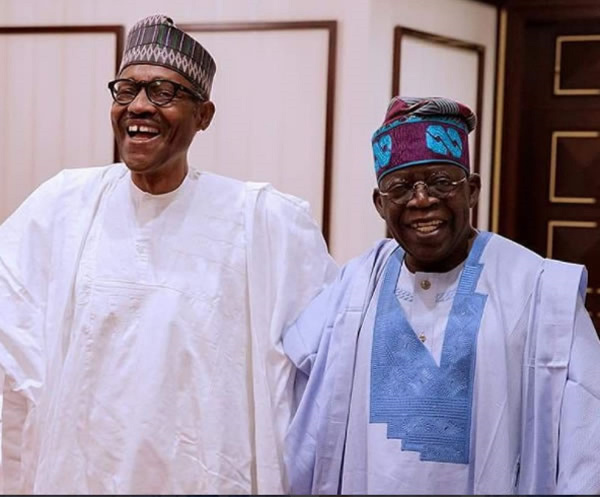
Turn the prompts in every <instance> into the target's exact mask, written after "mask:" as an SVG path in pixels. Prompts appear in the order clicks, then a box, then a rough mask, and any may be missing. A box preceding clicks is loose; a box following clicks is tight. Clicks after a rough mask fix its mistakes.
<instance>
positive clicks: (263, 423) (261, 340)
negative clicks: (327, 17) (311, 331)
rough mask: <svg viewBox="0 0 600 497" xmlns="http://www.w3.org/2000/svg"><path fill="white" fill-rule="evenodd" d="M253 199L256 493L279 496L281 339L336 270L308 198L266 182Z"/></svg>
mask: <svg viewBox="0 0 600 497" xmlns="http://www.w3.org/2000/svg"><path fill="white" fill-rule="evenodd" d="M247 197H248V198H247V204H246V205H247V209H246V223H245V224H246V232H247V236H248V239H247V240H248V263H247V266H248V282H249V283H248V288H249V308H250V327H251V335H252V351H251V353H252V368H253V369H252V378H253V391H254V402H255V409H256V413H255V415H256V417H255V432H256V433H255V440H256V452H257V458H258V460H259V462H258V464H257V481H258V489H257V491H258V492H259V493H281V492H282V491H283V488H284V486H285V485H284V482H283V481H281V485H280V486H279V487H274V486H272V484H271V483H270V482H273V481H276V480H277V479H282V476H281V475H282V474H283V455H282V449H283V438H284V435H285V431H286V429H287V426H288V424H289V421H290V416H291V409H292V395H293V391H292V383H293V366H292V364H291V363H290V361H289V360H288V359H287V357H286V356H285V353H284V350H283V346H282V341H281V336H282V332H283V330H284V329H285V328H286V327H287V326H288V325H289V324H290V323H292V322H293V321H294V320H295V319H296V317H297V316H298V314H299V313H300V311H301V310H302V309H303V308H304V307H305V306H306V305H307V304H308V303H309V302H310V300H311V299H312V298H313V297H314V296H315V295H316V294H317V293H318V292H319V291H320V290H321V289H322V288H323V286H324V285H325V284H326V283H327V282H328V281H330V280H331V279H332V278H333V277H334V276H335V274H336V271H337V268H336V266H335V264H334V262H333V260H332V259H331V257H330V256H329V254H328V252H327V247H326V245H325V242H324V240H323V237H322V234H321V231H320V230H319V228H318V226H317V224H316V223H315V222H314V220H313V219H312V217H311V216H310V214H309V211H308V205H307V204H306V202H303V201H301V200H299V199H296V198H294V197H291V196H288V195H284V194H282V193H280V192H277V191H276V190H274V189H272V188H271V187H261V186H260V185H253V186H251V187H250V189H249V191H248V195H247ZM261 461H262V463H261Z"/></svg>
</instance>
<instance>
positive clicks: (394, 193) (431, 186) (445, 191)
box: [379, 176, 467, 205]
mask: <svg viewBox="0 0 600 497" xmlns="http://www.w3.org/2000/svg"><path fill="white" fill-rule="evenodd" d="M465 181H467V177H466V176H465V177H464V178H462V179H459V180H457V181H452V180H451V179H450V178H444V177H441V178H440V177H434V178H429V179H428V180H427V181H415V182H414V183H409V182H408V181H403V182H400V183H396V184H395V185H394V187H393V188H392V189H390V190H389V191H387V192H382V191H380V192H379V193H380V195H382V196H383V197H387V198H388V199H389V201H390V202H393V203H394V204H396V205H404V204H406V203H408V202H409V201H410V199H411V198H412V197H413V195H414V193H415V191H416V189H417V188H418V187H420V186H422V187H423V188H425V189H426V190H427V193H428V195H430V196H431V197H436V198H441V199H443V198H446V197H449V196H450V195H451V194H452V193H453V192H454V191H455V190H456V188H457V187H458V185H460V184H461V183H464V182H465Z"/></svg>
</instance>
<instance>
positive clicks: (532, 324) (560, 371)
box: [284, 233, 600, 494]
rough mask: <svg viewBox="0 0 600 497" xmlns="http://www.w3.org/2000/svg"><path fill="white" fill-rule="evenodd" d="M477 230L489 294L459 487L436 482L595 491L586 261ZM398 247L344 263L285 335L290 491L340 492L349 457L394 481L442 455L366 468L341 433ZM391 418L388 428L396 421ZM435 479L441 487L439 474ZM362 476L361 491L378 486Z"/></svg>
mask: <svg viewBox="0 0 600 497" xmlns="http://www.w3.org/2000/svg"><path fill="white" fill-rule="evenodd" d="M482 236H483V237H485V238H487V237H489V241H488V242H487V244H486V245H485V247H484V248H483V251H482V254H481V260H480V261H479V262H481V265H482V269H481V274H480V275H479V277H478V281H477V282H476V285H477V293H478V294H481V295H484V296H485V301H484V311H483V316H482V319H481V322H480V329H479V330H478V333H477V338H476V342H475V343H476V354H475V358H474V359H475V374H474V381H473V383H471V387H473V385H474V392H473V395H472V406H471V407H470V409H471V413H472V415H471V419H470V432H469V435H470V436H469V439H468V442H469V445H470V450H469V451H468V454H469V455H468V462H466V465H467V467H468V475H469V476H468V486H467V488H466V489H464V488H462V490H460V491H457V490H456V489H454V488H452V487H451V485H450V482H449V486H447V487H445V488H446V490H445V492H444V493H453V491H454V493H457V492H458V493H460V492H462V491H466V492H467V493H487V494H492V493H513V492H514V493H538V494H549V493H577V494H579V493H598V492H600V342H599V341H598V338H597V336H596V333H595V330H594V328H593V325H592V323H591V320H590V318H589V316H588V314H587V312H586V311H585V308H584V306H583V300H582V297H583V296H584V295H585V287H586V283H587V282H586V278H587V276H586V271H585V268H583V266H579V265H575V264H567V263H561V262H558V261H551V260H548V259H543V258H541V257H539V256H538V255H536V254H534V253H533V252H531V251H529V250H527V249H525V248H523V247H521V246H520V245H517V244H515V243H513V242H511V241H509V240H507V239H505V238H503V237H501V236H498V235H491V234H489V233H482V234H480V235H479V238H481V237H482ZM475 245H476V244H475ZM397 249H398V245H397V243H396V242H394V241H390V240H386V241H381V242H379V243H378V244H377V245H376V246H375V247H374V248H373V249H372V250H371V251H369V252H368V253H366V254H364V255H363V256H361V257H359V258H357V259H355V260H353V261H351V262H350V263H348V264H347V265H346V266H345V267H344V268H343V270H342V272H341V273H340V276H339V278H338V279H337V281H336V282H335V283H334V284H332V285H331V286H330V287H328V288H327V289H326V290H325V291H323V292H322V293H321V294H320V295H319V296H318V297H317V298H316V299H315V300H314V301H313V302H312V303H311V304H310V306H309V307H308V308H307V309H306V310H305V311H304V313H303V314H302V315H301V316H300V318H299V319H298V320H297V322H296V323H295V324H294V325H293V326H292V327H290V328H289V329H288V330H287V333H286V334H285V336H284V348H285V351H286V353H287V354H288V355H289V357H290V358H291V359H292V361H293V362H294V363H295V364H296V366H297V368H298V373H297V376H296V394H297V410H296V413H295V416H294V418H293V421H292V424H291V426H290V429H289V431H288V434H287V438H286V466H287V471H288V477H289V482H290V491H291V492H292V493H301V494H308V493H313V494H332V493H339V492H340V491H341V490H342V489H343V488H342V482H344V481H345V478H346V477H347V476H348V474H347V473H348V472H349V471H350V469H349V468H350V467H352V471H353V472H354V473H353V475H351V476H352V477H353V478H354V479H356V474H357V473H359V474H360V473H364V479H365V480H368V479H369V477H371V479H372V480H373V479H375V478H376V477H377V472H379V475H381V474H382V471H383V472H385V471H390V472H394V473H395V474H393V475H391V476H392V478H390V480H392V481H393V480H394V478H395V479H396V481H402V479H411V478H413V479H417V478H420V477H422V474H420V473H419V469H418V467H419V464H422V465H431V464H442V463H436V462H435V460H436V459H435V458H436V456H433V461H434V462H431V461H427V460H423V459H424V458H423V454H421V460H422V461H423V462H422V463H419V462H418V461H417V465H416V468H417V469H415V466H414V465H413V466H408V465H406V466H405V465H403V464H393V462H394V461H391V462H390V464H389V465H388V466H387V467H386V468H385V469H382V468H377V469H376V471H373V469H372V468H371V467H370V466H369V465H368V464H367V463H366V462H365V464H364V467H362V468H361V466H360V461H359V462H358V463H357V461H356V458H354V459H353V460H352V461H350V460H349V456H348V453H350V452H351V451H349V450H348V449H349V447H352V446H353V443H354V442H355V440H354V437H355V433H356V432H355V431H353V432H351V433H350V434H349V416H350V411H351V408H352V406H356V405H357V404H360V403H362V404H364V405H365V407H366V408H367V410H368V406H369V402H370V400H372V399H370V398H369V396H368V395H364V393H363V395H361V394H360V392H356V391H355V390H356V389H355V388H354V386H355V384H356V380H357V379H358V380H360V375H361V374H364V372H365V371H368V372H369V374H371V373H372V370H371V365H365V364H364V357H371V354H370V351H369V354H367V355H365V354H364V353H359V352H360V351H359V343H361V340H362V342H365V341H364V340H363V339H364V338H365V335H364V334H365V333H367V334H372V333H373V322H372V321H373V320H371V321H369V319H368V317H367V319H365V318H366V316H367V315H368V313H367V310H368V309H369V308H370V307H372V306H373V305H377V301H378V298H379V289H380V287H381V281H382V278H383V275H384V273H385V270H386V267H387V265H388V260H389V258H390V255H391V254H392V253H393V252H394V251H396V250H397ZM397 254H398V252H396V255H397ZM476 262H477V261H476ZM361 334H362V335H361ZM369 338H370V337H369ZM365 343H369V346H370V343H371V340H368V341H366V342H365ZM519 343H520V345H519ZM357 358H359V361H362V362H357ZM515 378H516V381H515ZM366 381H367V382H369V379H368V378H367V380H366ZM373 381H374V378H373V377H372V378H370V382H371V387H372V385H373ZM514 399H517V400H516V402H515V400H514ZM446 400H447V399H444V401H446ZM371 414H373V411H371ZM367 419H368V418H367ZM377 421H381V420H377V419H375V422H377ZM365 424H367V425H368V426H364V428H363V429H364V430H369V429H371V428H372V426H373V425H374V418H373V416H372V417H371V420H370V423H365ZM355 428H356V426H353V429H355ZM387 430H388V438H391V437H392V435H389V433H390V432H393V429H392V428H390V426H388V428H387ZM403 445H404V441H403ZM406 445H407V447H405V448H403V451H404V450H407V451H410V450H417V449H415V447H414V446H415V444H414V443H413V444H412V445H411V443H407V444H406ZM416 445H418V444H416ZM353 449H354V451H355V452H356V444H355V443H354V446H353ZM365 449H366V447H365ZM369 450H371V451H372V450H373V447H372V446H369ZM375 450H376V448H375ZM383 450H387V449H384V448H383V447H382V451H383ZM371 453H372V452H369V454H371ZM402 454H404V452H402ZM413 454H414V453H413ZM363 459H367V457H366V456H364V457H363ZM442 459H443V458H442ZM443 464H446V465H447V464H448V462H445V463H443ZM457 464H460V463H457ZM388 468H389V469H388ZM407 468H409V469H407ZM423 474H425V472H424V473H423ZM427 474H428V475H429V476H430V477H431V475H433V478H435V477H436V475H437V474H436V472H435V470H434V471H433V472H431V471H429V472H428V473H427ZM443 474H444V473H443V472H441V471H440V472H439V475H443ZM361 477H362V476H361ZM439 478H443V476H439ZM430 483H431V482H427V483H426V484H424V486H423V491H425V492H427V490H428V489H431V488H432V486H431V485H430ZM437 483H438V488H439V487H442V488H444V483H445V482H444V481H440V482H437ZM365 485H366V486H365V489H366V490H365V492H366V491H369V489H373V488H377V489H381V488H382V487H381V486H377V485H372V484H371V483H368V482H367V483H365ZM416 485H417V487H418V482H417V483H416ZM402 488H404V487H402V486H399V487H398V488H390V487H387V488H386V492H384V493H394V492H401V491H402ZM412 488H415V485H412ZM344 491H349V490H348V489H347V488H344ZM350 491H352V489H350ZM380 493H381V492H380Z"/></svg>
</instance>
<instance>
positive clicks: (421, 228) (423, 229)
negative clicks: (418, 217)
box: [411, 220, 442, 233]
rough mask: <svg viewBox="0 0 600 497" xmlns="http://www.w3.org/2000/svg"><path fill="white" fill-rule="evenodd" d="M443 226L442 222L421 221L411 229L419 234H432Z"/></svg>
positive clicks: (413, 224)
mask: <svg viewBox="0 0 600 497" xmlns="http://www.w3.org/2000/svg"><path fill="white" fill-rule="evenodd" d="M440 224H442V221H439V220H436V221H421V222H416V223H412V224H411V227H412V228H414V229H416V230H417V231H418V232H419V233H431V232H433V231H435V230H436V229H437V227H438V226H439V225H440Z"/></svg>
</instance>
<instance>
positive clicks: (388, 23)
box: [0, 0, 496, 263]
mask: <svg viewBox="0 0 600 497" xmlns="http://www.w3.org/2000/svg"><path fill="white" fill-rule="evenodd" d="M153 13H165V14H168V15H169V16H171V17H172V18H173V19H174V20H175V22H176V23H177V24H184V23H212V22H255V21H298V20H337V21H338V39H337V78H336V90H335V95H336V98H335V115H334V125H335V127H334V148H333V185H332V189H333V190H332V217H331V234H330V248H331V251H332V253H333V255H334V257H335V258H336V259H337V260H338V261H339V262H341V263H343V262H346V261H347V260H348V259H349V258H351V257H353V256H355V255H357V254H359V253H360V252H362V251H363V250H365V249H366V248H368V247H369V246H370V245H372V243H373V242H374V241H375V240H376V239H378V238H380V237H381V236H382V235H383V234H384V226H383V223H382V222H381V221H380V220H379V219H378V217H377V215H376V213H375V210H374V208H373V207H372V204H371V191H372V188H373V187H374V186H375V180H374V174H373V166H372V162H373V160H372V156H371V149H370V137H371V134H372V132H373V131H374V130H375V128H377V127H378V126H379V124H380V123H381V120H382V118H383V115H384V112H385V109H386V106H387V103H388V101H389V98H390V96H391V80H392V55H393V52H392V51H393V30H394V27H395V26H396V25H402V26H405V27H410V28H413V29H418V30H422V31H428V32H432V33H437V34H442V35H445V36H449V37H453V38H459V39H462V40H466V41H472V42H476V43H480V44H483V45H484V46H485V47H486V67H485V86H484V107H483V109H484V116H483V122H482V148H481V151H482V162H481V172H482V175H483V183H484V189H483V192H482V198H481V201H480V212H479V214H480V215H479V218H480V222H479V226H480V227H484V228H485V227H487V210H488V205H489V184H490V180H491V177H490V161H491V134H492V110H493V104H492V102H493V89H494V88H493V77H494V60H495V32H496V11H495V9H494V8H493V7H490V6H487V5H483V4H479V3H476V2H473V1H470V0H327V1H325V0H171V1H169V2H168V3H165V2H164V0H127V1H125V0H103V1H97V0H44V1H41V0H0V25H2V26H43V25H81V24H84V25H85V24H87V25H98V24H124V25H125V26H126V27H127V28H129V27H130V26H131V25H132V24H133V23H134V22H135V21H137V20H138V19H140V18H141V17H144V16H146V15H149V14H153ZM200 41H202V40H201V39H200ZM217 62H218V61H217ZM423 63H424V64H426V63H427V61H423ZM3 71H5V69H4V68H0V78H2V77H6V74H5V73H4V72H3ZM3 97H4V96H3ZM10 98H12V97H10ZM23 108H24V109H25V108H27V105H24V106H23ZM31 112H35V109H32V110H31ZM0 119H1V118H0ZM106 120H107V121H108V108H107V109H106ZM0 122H2V121H1V120H0ZM199 139H201V137H199ZM9 167H14V166H11V164H0V181H2V178H5V177H6V176H7V175H8V174H11V173H9V172H8V168H9ZM265 179H266V180H268V179H269V178H265Z"/></svg>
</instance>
